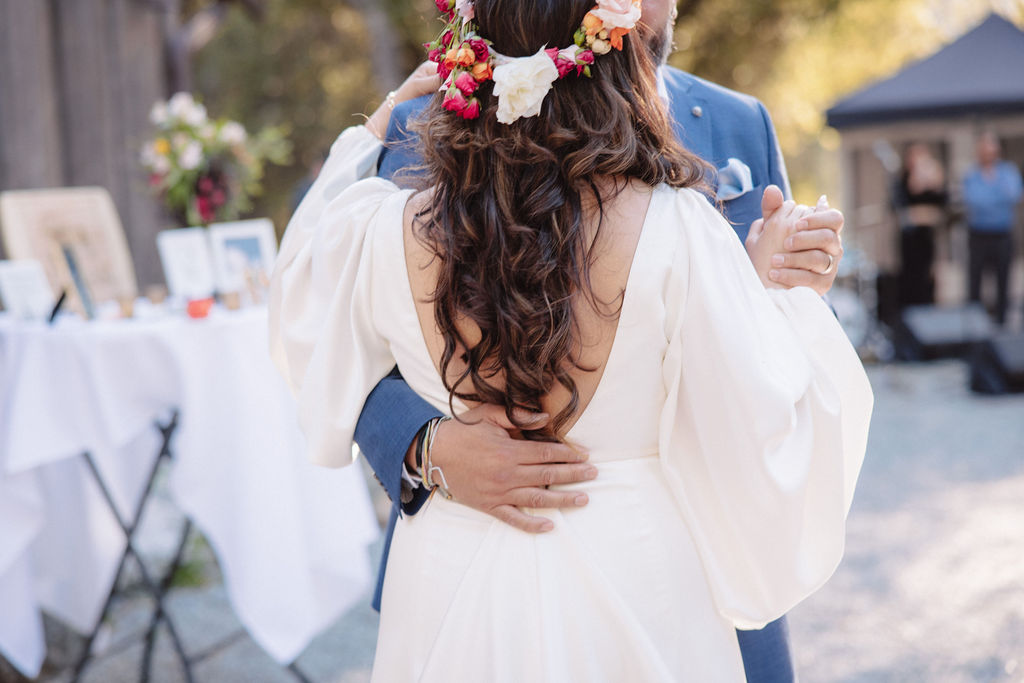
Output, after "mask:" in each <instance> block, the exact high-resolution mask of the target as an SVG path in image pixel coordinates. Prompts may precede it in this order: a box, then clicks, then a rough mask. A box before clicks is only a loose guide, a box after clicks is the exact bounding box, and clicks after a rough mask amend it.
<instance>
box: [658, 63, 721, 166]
mask: <svg viewBox="0 0 1024 683" xmlns="http://www.w3.org/2000/svg"><path fill="white" fill-rule="evenodd" d="M692 87H693V81H692V80H691V79H690V78H687V77H686V75H685V74H681V73H678V72H677V73H676V74H671V75H667V76H666V78H665V88H666V90H667V91H668V97H669V114H670V115H671V117H672V128H673V131H674V132H675V134H676V137H677V138H678V139H679V141H680V142H682V143H683V146H685V147H686V149H688V150H689V151H691V152H693V153H694V154H696V155H697V156H699V157H700V158H701V159H703V160H705V161H707V162H709V163H713V162H714V158H715V157H714V148H713V146H712V144H711V108H710V107H709V106H708V103H707V102H706V101H705V100H704V99H703V98H702V97H699V96H697V95H694V94H693V92H692Z"/></svg>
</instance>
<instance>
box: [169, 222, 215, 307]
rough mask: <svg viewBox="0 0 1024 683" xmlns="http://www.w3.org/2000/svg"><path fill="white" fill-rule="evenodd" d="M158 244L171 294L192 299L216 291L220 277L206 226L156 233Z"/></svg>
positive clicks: (207, 295) (203, 297)
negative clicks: (215, 265) (216, 272)
mask: <svg viewBox="0 0 1024 683" xmlns="http://www.w3.org/2000/svg"><path fill="white" fill-rule="evenodd" d="M156 246H157V250H158V251H159V252H160V263H161V265H163V268H164V277H165V279H166V280H167V291H168V293H169V294H170V295H171V296H172V297H176V298H180V299H185V300H188V301H191V300H196V299H207V298H209V297H212V296H213V295H214V292H215V290H216V289H217V277H216V274H215V271H214V267H213V257H212V254H211V251H210V239H209V236H208V235H207V233H206V230H205V229H204V228H175V229H173V230H164V231H162V232H160V233H159V234H158V235H157V237H156Z"/></svg>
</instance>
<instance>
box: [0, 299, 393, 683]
mask: <svg viewBox="0 0 1024 683" xmlns="http://www.w3.org/2000/svg"><path fill="white" fill-rule="evenodd" d="M266 329H267V313H266V310H265V309H262V308H253V309H248V310H243V311H236V312H228V311H224V310H220V309H215V310H214V312H213V314H211V316H210V317H209V318H206V319H203V320H191V319H188V318H185V317H183V316H157V317H152V318H150V319H143V320H115V321H99V322H85V321H81V320H77V319H72V318H63V319H60V320H59V321H58V323H57V325H55V326H48V325H45V324H43V323H29V322H23V321H15V320H12V319H10V318H3V317H0V654H3V655H4V656H5V657H6V658H7V659H8V660H9V661H10V662H11V663H12V664H14V666H15V667H17V668H18V669H19V670H21V671H22V672H23V673H25V674H26V675H27V676H30V677H34V676H36V675H37V674H38V672H39V669H40V666H41V664H42V661H43V659H44V656H45V640H44V638H43V631H42V626H41V619H40V616H39V611H40V609H42V610H46V611H47V612H49V613H51V614H53V615H54V616H56V617H58V618H60V619H61V620H63V621H65V622H66V623H67V624H69V625H70V626H72V627H73V628H75V629H76V630H78V631H80V632H83V633H88V632H90V631H92V630H93V629H94V628H95V626H96V621H97V619H98V618H99V615H100V612H101V610H102V608H103V605H104V603H105V601H106V599H107V596H108V594H109V592H110V590H111V586H112V583H113V580H114V576H115V573H116V571H117V568H118V564H119V562H120V559H121V555H122V553H123V552H124V550H125V544H126V540H125V536H124V533H123V532H122V529H121V527H120V526H119V525H118V523H117V520H116V519H115V517H114V515H113V514H112V512H111V510H110V507H109V506H108V505H107V503H106V501H105V500H104V498H103V497H102V494H101V491H100V489H99V486H98V485H97V484H96V481H95V479H94V478H93V477H92V476H91V474H90V472H89V471H88V468H87V464H86V461H85V459H84V458H83V457H81V456H82V453H83V452H86V451H87V452H89V453H90V454H91V455H92V457H93V460H94V462H95V463H96V466H97V469H98V470H99V474H100V476H101V477H102V478H103V480H104V482H105V484H106V486H107V488H108V489H109V491H110V494H111V497H112V498H113V501H114V504H115V505H116V507H117V509H118V511H119V512H120V514H121V516H122V517H123V518H124V519H130V518H131V511H132V510H133V509H134V508H135V506H136V505H137V503H138V501H139V499H140V497H141V496H142V494H143V490H144V486H145V483H146V480H147V478H148V475H149V472H150V470H151V469H152V467H153V464H154V460H155V458H156V457H157V453H158V451H159V449H160V441H161V439H160V434H159V432H158V431H157V430H156V429H155V428H154V419H155V418H156V417H158V416H160V417H163V418H166V417H167V416H169V415H170V414H171V413H172V412H173V411H174V410H177V411H178V414H179V418H178V429H177V431H176V432H175V435H174V438H173V441H172V452H173V459H172V463H173V464H172V467H171V470H170V474H169V481H168V486H169V490H170V493H171V496H172V498H173V500H174V501H175V503H176V504H177V505H178V506H179V507H180V509H181V510H182V511H183V512H184V514H186V515H187V516H188V517H189V518H190V519H191V520H192V522H193V523H194V524H195V525H196V526H197V527H198V528H199V529H200V530H201V532H202V533H203V534H204V536H205V537H206V539H207V540H208V541H209V542H210V545H211V546H212V548H213V550H214V553H215V554H216V557H217V560H218V562H219V565H220V568H221V570H222V573H223V576H224V582H225V586H226V590H227V593H228V596H229V598H230V600H231V603H232V605H233V607H234V609H235V612H236V613H237V616H238V618H239V620H240V621H241V623H242V624H243V625H244V627H245V628H246V629H247V630H248V632H249V634H250V635H251V636H252V637H253V639H254V640H255V641H256V642H257V643H258V644H259V645H260V646H261V647H263V648H264V649H265V650H266V651H267V652H268V653H269V654H270V655H271V656H272V657H274V658H275V659H276V660H277V661H279V662H281V663H282V664H285V663H288V662H291V661H292V660H294V659H295V657H297V656H298V655H299V654H300V653H301V652H302V650H303V649H305V647H306V646H307V645H308V644H309V642H310V640H311V639H312V638H313V637H314V636H315V635H316V634H318V633H319V632H320V631H322V630H323V629H324V628H326V627H327V626H329V625H330V624H331V623H333V622H334V621H335V620H336V619H337V618H338V617H339V616H341V614H343V613H344V612H345V611H346V610H347V609H349V608H350V607H351V606H352V605H353V604H354V603H355V602H357V601H358V600H359V599H360V598H361V597H363V596H364V595H365V592H366V591H367V590H368V588H369V587H370V585H371V583H372V579H373V576H372V566H371V560H370V556H369V552H368V546H369V545H370V544H371V543H373V542H374V541H375V540H376V538H377V537H378V535H379V527H378V525H377V522H376V518H375V516H374V514H373V510H372V507H371V504H370V499H369V492H368V490H367V487H366V482H365V479H364V478H363V476H362V474H361V472H360V470H359V468H356V467H348V468H344V469H340V470H328V469H324V468H319V467H315V466H313V465H311V464H309V463H308V462H307V461H306V458H305V453H304V442H303V438H302V435H301V432H300V431H299V428H298V422H297V416H296V412H295V405H294V402H293V400H292V398H291V396H290V394H289V393H288V390H287V388H286V386H285V384H284V382H283V380H282V379H281V378H280V377H279V375H278V374H277V372H276V370H275V368H274V367H273V365H272V363H271V361H270V356H269V351H268V341H267V332H266Z"/></svg>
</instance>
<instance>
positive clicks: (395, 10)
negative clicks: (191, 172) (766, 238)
mask: <svg viewBox="0 0 1024 683" xmlns="http://www.w3.org/2000/svg"><path fill="white" fill-rule="evenodd" d="M150 1H152V2H179V1H180V2H182V3H183V5H182V18H181V21H182V25H188V24H189V22H190V21H192V19H193V18H194V17H196V16H200V15H201V14H202V13H204V12H205V13H207V14H208V15H211V13H212V15H211V16H214V17H215V18H216V20H217V21H216V23H215V24H212V26H213V27H214V29H215V31H216V32H217V39H216V40H210V41H209V42H208V44H205V46H203V47H202V48H201V49H199V50H198V51H197V52H196V54H195V57H194V60H193V65H192V70H193V75H194V83H195V89H196V90H197V91H198V92H199V93H200V94H201V95H202V97H203V98H204V100H205V101H206V103H207V105H208V106H209V107H210V109H211V111H212V112H213V113H214V114H216V115H223V116H229V117H231V118H235V119H237V120H240V121H242V122H243V123H245V124H246V125H247V126H248V127H250V128H261V127H263V126H266V125H280V124H282V123H283V124H286V125H288V126H290V127H291V129H292V139H293V142H294V144H295V152H296V154H295V161H296V163H295V166H294V167H292V168H284V169H276V168H275V169H271V170H270V172H269V173H268V177H267V182H266V187H267V192H266V195H265V196H264V197H263V198H262V199H260V200H259V201H258V203H257V207H256V208H257V211H259V212H260V213H263V214H265V215H269V216H271V217H272V218H274V220H275V223H276V224H277V226H278V229H279V230H280V229H283V227H284V224H285V222H286V220H287V218H288V214H289V209H290V203H291V202H290V199H291V193H292V190H293V188H295V187H296V185H298V184H299V183H300V182H301V180H302V178H303V176H304V175H306V174H307V173H308V171H309V169H313V168H315V166H316V164H317V161H318V160H319V159H321V158H322V157H323V155H324V154H325V153H326V151H327V149H328V147H329V145H330V143H331V141H332V140H333V139H334V137H335V136H337V134H338V133H339V132H340V131H341V130H342V129H343V128H345V127H346V126H348V125H351V124H352V123H355V122H357V121H358V120H359V119H358V116H357V113H358V112H365V113H369V112H371V111H372V110H373V108H374V107H375V106H376V105H377V104H378V103H379V102H380V101H381V99H382V98H383V96H384V94H385V93H386V92H388V91H389V90H391V89H392V88H394V87H395V86H396V85H397V84H398V83H399V82H400V81H401V79H402V78H403V76H404V74H406V73H408V72H409V71H411V70H412V69H413V68H414V67H415V66H416V64H417V63H419V62H420V61H421V60H422V59H423V57H424V53H423V49H422V43H423V42H426V41H429V40H431V39H432V38H433V37H434V35H435V34H436V31H437V30H438V28H439V26H440V24H439V22H438V20H437V11H436V9H435V7H434V3H433V2H432V0H150ZM232 6H237V7H238V8H239V9H238V10H235V11H231V8H232ZM1022 6H1024V0H972V2H970V3H965V2H964V1H963V0H681V1H680V2H679V4H678V8H679V23H678V25H677V30H676V36H675V38H676V45H677V47H678V51H677V52H676V53H675V54H674V55H673V57H672V60H671V61H672V63H673V64H674V65H675V66H679V67H681V68H683V69H686V70H688V71H691V72H693V73H696V74H697V75H699V76H702V77H704V78H707V79H709V80H712V81H715V82H718V83H721V84H722V85H725V86H727V87H731V88H735V89H738V90H741V91H744V92H749V93H751V94H753V95H755V96H757V97H759V98H760V99H762V100H763V101H764V102H765V103H766V104H767V106H768V108H769V110H770V111H771V113H772V115H773V117H774V119H775V123H776V125H777V127H778V130H779V136H780V139H781V142H782V146H783V151H784V152H785V153H786V156H787V159H788V160H789V162H790V174H791V176H792V179H793V181H794V185H795V188H796V190H797V198H798V199H801V200H802V201H808V200H810V201H813V199H814V198H815V197H816V196H817V194H819V193H820V192H822V191H832V190H834V188H835V186H836V185H837V183H836V182H835V176H836V171H835V168H834V162H832V161H831V160H830V156H829V154H828V151H829V149H834V147H835V145H836V144H837V141H836V136H835V135H834V132H830V131H827V130H825V129H824V117H823V112H824V110H825V109H826V108H827V107H828V106H829V105H830V104H831V103H832V102H833V101H835V100H836V99H837V98H838V97H840V96H842V95H843V94H845V93H848V92H850V91H851V90H853V89H855V88H857V87H859V86H861V85H864V84H866V82H867V81H870V80H873V79H876V78H880V77H882V76H885V75H888V74H889V73H891V72H893V71H895V70H896V69H898V68H899V67H900V66H902V65H903V64H904V63H905V62H906V61H907V60H909V59H913V58H915V57H921V56H924V55H926V54H927V53H929V52H930V51H932V50H934V49H936V48H938V47H939V46H940V45H941V44H942V43H943V42H944V41H947V40H949V39H951V38H953V37H955V35H957V34H959V33H960V32H962V31H963V30H965V29H966V28H968V27H969V26H970V25H971V24H972V23H973V22H975V21H977V20H980V18H981V17H982V16H983V15H984V13H985V12H987V11H988V10H989V8H992V9H999V10H1001V11H1003V12H1004V13H1007V12H1009V13H1010V14H1011V18H1018V19H1021V18H1024V17H1021V16H1020V14H1021V11H1020V8H1021V7H1022ZM243 7H244V8H247V10H248V11H239V10H240V9H241V8H243ZM256 8H258V10H257V11H254V10H255V9H256ZM1014 8H1016V10H1014ZM1014 11H1016V12H1017V14H1016V15H1013V12H1014ZM206 26H207V29H209V27H210V26H211V24H210V23H209V22H207V24H206ZM209 35H210V32H209V30H207V31H206V32H205V33H202V35H201V37H205V36H209Z"/></svg>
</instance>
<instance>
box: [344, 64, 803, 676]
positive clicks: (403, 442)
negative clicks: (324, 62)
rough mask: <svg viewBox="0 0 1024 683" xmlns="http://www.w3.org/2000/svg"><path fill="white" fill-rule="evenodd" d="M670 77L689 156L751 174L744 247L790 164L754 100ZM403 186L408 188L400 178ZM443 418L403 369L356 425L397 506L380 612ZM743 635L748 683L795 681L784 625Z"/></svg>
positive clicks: (390, 146) (400, 127)
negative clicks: (407, 477)
mask: <svg viewBox="0 0 1024 683" xmlns="http://www.w3.org/2000/svg"><path fill="white" fill-rule="evenodd" d="M662 77H663V79H664V84H665V89H666V90H667V94H668V100H669V105H670V106H669V109H670V112H671V116H672V120H673V126H674V129H675V132H676V135H677V136H678V138H679V139H680V140H681V141H682V142H683V144H684V145H685V146H686V147H687V149H689V150H690V151H691V152H693V153H695V154H696V155H698V156H699V157H701V158H702V159H704V160H705V161H707V162H709V163H710V164H711V165H712V166H713V167H714V168H716V169H721V168H723V167H725V166H726V165H727V164H728V163H729V160H730V159H737V160H739V162H741V163H742V164H745V165H746V167H747V168H749V170H750V183H749V188H746V187H744V188H742V189H746V191H745V192H743V193H742V194H740V195H739V196H737V197H735V198H732V199H728V200H725V201H723V202H722V204H723V210H724V212H725V214H726V216H727V218H728V219H729V220H730V222H731V223H732V224H733V225H734V227H735V229H736V233H737V235H738V236H739V238H740V239H741V240H743V239H745V238H746V236H747V232H748V230H749V229H750V224H751V223H753V222H754V221H755V220H757V219H758V218H760V217H761V195H762V193H763V191H764V188H765V187H767V186H768V185H771V184H775V185H778V186H779V187H781V188H782V189H783V191H784V192H785V193H786V195H787V196H788V195H789V182H788V180H787V178H786V169H785V165H784V163H783V160H782V155H781V153H780V152H779V147H778V142H777V140H776V138H775V130H774V128H773V127H772V123H771V119H770V118H769V116H768V112H767V111H766V110H765V108H764V105H762V104H761V103H760V102H758V101H757V100H756V99H754V98H752V97H749V96H747V95H742V94H740V93H736V92H733V91H731V90H727V89H725V88H722V87H720V86H718V85H715V84H713V83H710V82H708V81H705V80H702V79H700V78H697V77H696V76H692V75H690V74H688V73H685V72H682V71H679V70H678V69H673V68H671V67H662ZM429 97H430V96H425V97H421V98H419V99H417V100H412V101H409V102H404V103H402V104H399V105H398V106H396V107H395V110H394V113H393V114H392V116H391V123H390V124H389V126H388V132H387V139H386V141H385V146H384V150H383V151H382V152H381V156H380V160H379V164H378V175H379V176H380V177H382V178H387V179H392V178H394V176H395V174H396V172H398V171H399V170H401V169H407V168H410V167H412V166H415V165H417V164H418V163H419V162H420V159H419V156H418V155H417V153H416V138H415V134H413V133H410V132H409V130H408V126H407V123H408V121H409V119H410V118H412V117H414V116H415V115H417V114H418V113H419V112H421V111H422V110H423V108H424V107H425V106H426V105H427V103H428V102H429ZM735 166H736V164H735V163H734V164H733V167H735ZM396 180H397V181H398V182H399V184H401V177H400V176H399V178H396ZM712 185H713V186H714V187H716V188H717V185H718V179H717V177H716V178H714V179H712ZM730 194H734V193H730ZM439 415H440V413H439V412H438V411H437V410H435V409H434V407H433V406H431V405H430V404H428V403H427V402H426V401H424V400H423V399H422V398H420V397H419V395H417V394H416V392H414V391H413V390H412V389H410V388H409V385H408V384H406V383H405V381H404V380H403V379H402V377H401V375H399V374H398V372H397V370H396V371H395V372H393V373H392V374H391V375H389V376H388V377H386V378H385V379H383V380H381V382H380V383H379V384H378V385H377V387H376V388H375V389H374V390H373V392H372V393H371V394H370V396H369V398H367V400H366V405H365V406H364V407H363V412H362V415H360V417H359V423H358V425H357V426H356V433H355V439H356V442H357V443H358V444H359V448H360V450H361V451H362V452H363V455H364V456H365V457H366V459H367V461H369V463H370V466H371V467H372V468H373V471H374V473H375V474H376V476H377V479H378V481H380V483H381V485H382V486H383V487H384V489H385V491H387V494H388V496H389V497H390V498H391V501H392V511H391V520H390V523H389V525H388V530H387V536H386V540H385V545H384V557H383V559H382V560H381V566H380V574H379V576H378V582H377V590H376V593H375V595H374V599H373V604H374V607H375V608H377V609H380V597H381V590H382V588H383V583H384V572H385V569H386V567H387V557H388V549H389V548H390V545H391V536H392V534H393V532H394V528H395V522H396V520H397V519H398V517H399V515H401V514H402V513H403V512H404V513H405V514H415V513H416V511H418V510H419V508H420V506H422V505H423V502H424V500H425V498H426V496H425V495H424V492H423V490H422V489H420V490H419V491H418V492H417V494H416V495H414V496H413V497H412V500H410V501H408V502H405V503H402V502H401V486H402V468H403V467H404V460H405V453H406V450H407V449H408V447H409V444H410V443H412V440H413V438H415V436H416V433H417V432H418V431H419V430H420V428H421V427H422V426H423V425H424V424H426V423H427V422H428V421H429V420H430V419H432V418H434V417H437V416H439ZM738 634H739V639H740V649H741V651H742V653H743V663H744V668H745V669H746V672H747V680H748V681H750V682H752V683H762V682H765V683H768V682H771V683H776V682H782V681H792V680H794V675H793V669H792V665H791V663H790V657H789V647H788V643H787V635H786V624H785V621H784V620H781V619H780V620H779V621H777V622H774V623H772V624H769V625H768V626H767V627H766V628H764V629H762V630H760V631H739V632H738Z"/></svg>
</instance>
